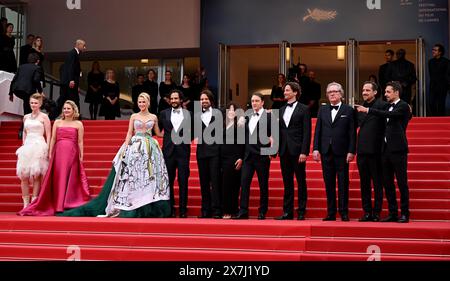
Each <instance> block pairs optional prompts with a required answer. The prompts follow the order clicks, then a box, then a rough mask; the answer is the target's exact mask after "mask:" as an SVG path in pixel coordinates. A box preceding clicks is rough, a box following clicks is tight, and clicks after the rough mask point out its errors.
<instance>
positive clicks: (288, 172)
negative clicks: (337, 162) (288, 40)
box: [275, 82, 311, 220]
mask: <svg viewBox="0 0 450 281" xmlns="http://www.w3.org/2000/svg"><path fill="white" fill-rule="evenodd" d="M300 95H301V89H300V85H299V84H298V83H296V82H288V83H286V85H285V86H284V97H285V99H286V100H287V103H286V104H285V105H284V106H282V107H281V109H280V150H279V155H280V164H281V173H282V175H283V184H284V200H283V214H282V215H281V216H279V217H276V218H275V219H277V220H292V219H293V218H294V197H295V196H294V174H295V177H296V178H297V184H298V210H297V214H298V217H297V219H298V220H304V219H305V214H306V200H307V191H306V189H307V188H306V158H307V156H308V155H309V146H310V144H311V116H310V113H309V109H308V106H306V105H304V104H302V103H299V102H298V99H299V97H300Z"/></svg>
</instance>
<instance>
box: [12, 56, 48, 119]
mask: <svg viewBox="0 0 450 281" xmlns="http://www.w3.org/2000/svg"><path fill="white" fill-rule="evenodd" d="M43 76H44V73H43V72H42V68H41V67H40V66H39V56H38V54H36V53H32V54H29V55H28V63H26V64H22V65H20V66H19V69H18V70H17V73H16V74H15V75H14V78H13V80H12V81H11V86H10V88H9V100H10V101H13V99H14V96H13V95H16V96H17V97H19V98H20V99H22V100H23V114H24V115H25V114H28V113H31V107H30V97H31V95H32V94H34V93H42V85H41V80H42V77H43Z"/></svg>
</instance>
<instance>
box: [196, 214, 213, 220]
mask: <svg viewBox="0 0 450 281" xmlns="http://www.w3.org/2000/svg"><path fill="white" fill-rule="evenodd" d="M198 218H199V219H209V218H211V215H210V214H201V215H200V216H198Z"/></svg>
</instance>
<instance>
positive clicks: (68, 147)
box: [18, 127, 90, 216]
mask: <svg viewBox="0 0 450 281" xmlns="http://www.w3.org/2000/svg"><path fill="white" fill-rule="evenodd" d="M52 153H53V154H52V158H51V159H50V163H49V167H48V170H47V173H46V174H45V177H44V179H43V180H42V185H41V190H40V192H39V196H38V198H37V199H36V200H34V201H33V202H32V203H31V204H30V205H29V206H28V207H27V208H25V209H23V210H22V211H20V212H19V213H18V214H19V215H21V216H53V215H54V214H55V213H59V212H63V211H65V210H68V209H72V208H76V207H79V206H81V205H82V204H84V203H86V202H87V201H89V200H90V195H89V184H88V181H87V177H86V173H85V171H84V167H83V164H82V163H81V161H80V157H79V155H80V149H79V147H78V130H77V129H76V128H71V127H59V128H56V143H55V146H54V149H53V152H52Z"/></svg>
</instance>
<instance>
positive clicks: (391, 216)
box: [380, 215, 398, 222]
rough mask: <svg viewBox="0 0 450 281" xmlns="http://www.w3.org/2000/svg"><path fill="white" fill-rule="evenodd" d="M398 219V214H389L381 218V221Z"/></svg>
mask: <svg viewBox="0 0 450 281" xmlns="http://www.w3.org/2000/svg"><path fill="white" fill-rule="evenodd" d="M397 220H398V217H397V216H396V215H389V216H387V217H385V218H383V219H381V220H380V222H396V221H397Z"/></svg>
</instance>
